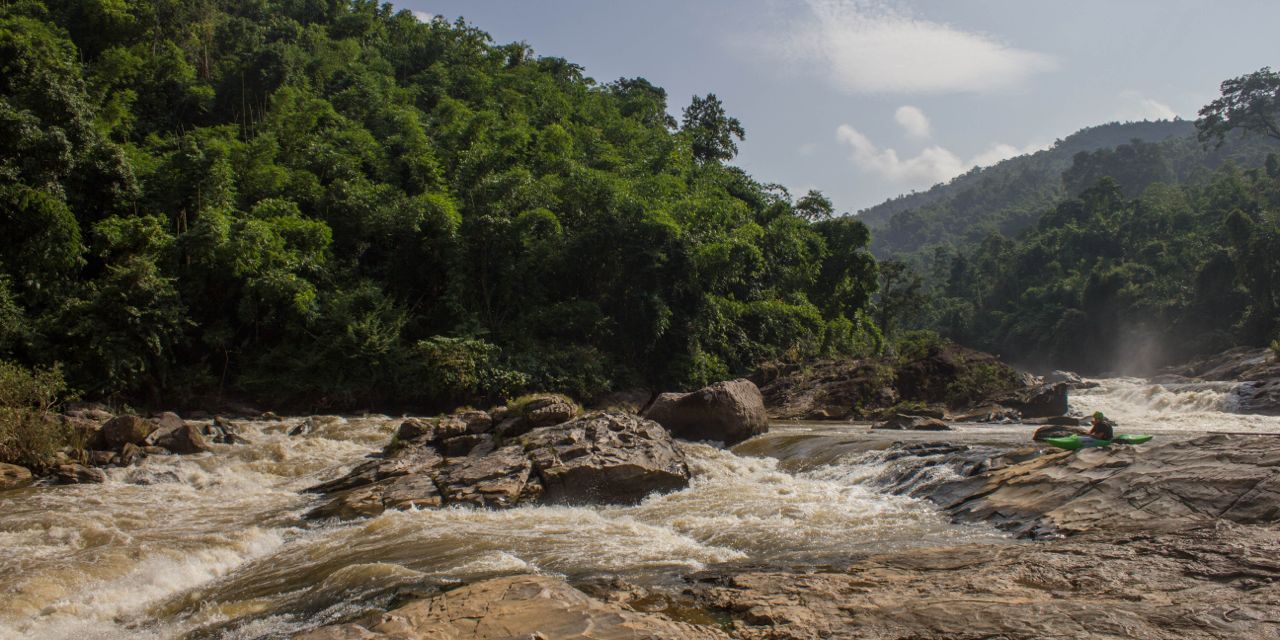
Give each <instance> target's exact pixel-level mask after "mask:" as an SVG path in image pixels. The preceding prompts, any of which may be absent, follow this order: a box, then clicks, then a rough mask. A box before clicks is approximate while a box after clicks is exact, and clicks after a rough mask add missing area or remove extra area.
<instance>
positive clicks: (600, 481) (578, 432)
mask: <svg viewBox="0 0 1280 640" xmlns="http://www.w3.org/2000/svg"><path fill="white" fill-rule="evenodd" d="M753 388H754V385H753ZM520 444H521V445H522V446H523V447H524V450H525V452H526V453H527V454H528V455H529V457H530V458H531V459H532V461H533V466H534V468H536V469H537V472H538V476H539V477H540V478H541V479H542V484H543V489H544V499H545V500H547V501H549V502H569V503H594V502H609V503H634V502H639V501H640V500H641V499H643V498H644V497H645V496H646V495H649V494H650V493H653V492H655V491H674V490H676V489H682V488H684V487H686V486H688V484H689V477H690V474H689V467H688V464H687V463H686V462H685V458H684V455H683V454H682V453H680V452H679V450H677V449H676V447H675V443H674V442H672V440H671V436H670V435H669V434H668V433H667V432H666V431H665V430H664V429H663V428H662V426H660V425H659V424H657V423H656V422H653V421H651V420H646V419H644V418H640V417H639V416H634V415H631V414H627V413H622V412H617V411H602V412H597V413H590V414H587V415H585V416H583V417H581V418H578V419H576V420H574V421H572V422H568V423H565V424H563V425H557V426H555V427H547V428H543V429H537V430H534V431H531V432H530V433H529V434H528V435H526V436H524V437H523V438H521V439H520Z"/></svg>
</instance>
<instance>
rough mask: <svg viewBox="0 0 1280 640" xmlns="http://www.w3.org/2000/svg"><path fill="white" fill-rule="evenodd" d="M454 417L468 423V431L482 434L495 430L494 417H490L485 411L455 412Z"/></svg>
mask: <svg viewBox="0 0 1280 640" xmlns="http://www.w3.org/2000/svg"><path fill="white" fill-rule="evenodd" d="M454 417H456V418H457V419H458V420H460V421H462V423H463V424H465V425H467V433H470V434H480V433H489V432H490V431H491V430H493V418H490V417H489V414H488V413H485V412H484V411H478V410H472V411H462V412H459V413H455V414H454Z"/></svg>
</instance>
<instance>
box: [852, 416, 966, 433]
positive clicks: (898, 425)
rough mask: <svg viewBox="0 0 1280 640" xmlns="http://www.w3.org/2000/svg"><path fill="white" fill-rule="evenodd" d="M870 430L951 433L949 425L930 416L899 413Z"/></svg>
mask: <svg viewBox="0 0 1280 640" xmlns="http://www.w3.org/2000/svg"><path fill="white" fill-rule="evenodd" d="M871 428H872V429H896V430H905V431H951V425H948V424H947V423H946V422H945V421H943V420H939V419H938V418H933V417H930V416H917V415H912V414H909V413H899V414H896V415H893V416H891V417H890V418H889V419H888V420H885V421H884V422H879V423H876V424H875V425H874V426H872V427H871Z"/></svg>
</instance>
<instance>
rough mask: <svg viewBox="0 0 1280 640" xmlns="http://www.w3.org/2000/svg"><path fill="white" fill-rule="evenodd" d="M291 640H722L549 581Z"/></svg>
mask: <svg viewBox="0 0 1280 640" xmlns="http://www.w3.org/2000/svg"><path fill="white" fill-rule="evenodd" d="M293 638H294V640H393V639H394V640H428V639H430V640H464V639H465V640H631V639H640V638H654V639H657V638H661V639H663V640H727V638H728V636H726V635H725V634H724V633H723V632H721V631H719V630H718V629H714V628H712V627H703V626H698V625H693V624H688V623H684V622H676V621H673V620H671V619H670V618H667V617H666V616H663V615H660V614H654V613H640V612H637V611H633V610H631V609H628V608H625V607H623V606H621V605H617V604H612V603H606V602H604V601H601V600H597V599H595V598H592V597H590V596H588V595H587V594H585V593H583V592H581V591H579V590H577V589H574V588H573V587H571V586H569V585H568V584H567V583H565V582H564V580H561V579H560V578H552V577H549V576H510V577H506V578H495V579H493V580H485V581H483V582H477V583H475V584H471V585H467V586H465V587H462V588H459V589H454V590H453V591H449V592H448V593H444V594H440V595H437V596H434V597H431V598H428V599H426V600H419V601H417V602H413V603H410V604H408V605H405V606H403V607H400V608H399V609H395V610H393V611H389V612H387V613H384V614H382V615H380V616H377V617H376V618H373V619H372V620H371V621H369V622H366V623H364V624H363V625H359V624H342V625H335V626H331V627H322V628H320V629H316V630H314V631H308V632H304V633H300V634H297V635H295V636H294V637H293Z"/></svg>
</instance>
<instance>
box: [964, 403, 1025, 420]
mask: <svg viewBox="0 0 1280 640" xmlns="http://www.w3.org/2000/svg"><path fill="white" fill-rule="evenodd" d="M1021 417H1022V415H1021V414H1019V413H1018V411H1017V410H1016V409H1010V408H1008V407H1002V406H1000V405H995V404H985V405H980V406H977V407H970V408H968V409H962V410H960V411H957V412H955V413H953V414H951V415H950V420H951V421H952V422H997V423H1003V422H1013V421H1015V420H1019V419H1021Z"/></svg>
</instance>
